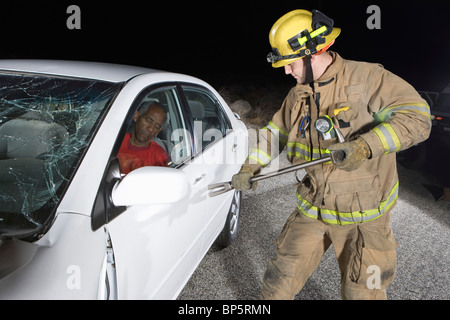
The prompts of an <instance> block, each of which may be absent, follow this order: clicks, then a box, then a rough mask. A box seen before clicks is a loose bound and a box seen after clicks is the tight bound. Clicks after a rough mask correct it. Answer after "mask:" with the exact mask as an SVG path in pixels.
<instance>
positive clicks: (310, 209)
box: [297, 182, 398, 225]
mask: <svg viewBox="0 0 450 320" xmlns="http://www.w3.org/2000/svg"><path fill="white" fill-rule="evenodd" d="M397 197H398V182H397V183H396V184H395V185H394V187H393V188H392V190H391V192H390V193H389V196H388V198H387V199H386V200H385V201H381V203H380V205H379V206H378V208H375V209H371V210H364V211H353V212H339V211H337V210H328V209H320V208H318V207H316V206H313V205H312V204H310V203H309V202H308V201H307V200H306V199H304V198H303V197H302V196H301V195H300V194H298V193H297V208H298V209H299V210H300V212H301V213H303V214H304V215H305V216H307V217H309V218H313V219H318V218H319V212H320V217H321V218H322V220H323V221H324V222H326V223H329V224H339V225H348V224H355V223H361V222H367V221H372V220H376V219H378V218H379V217H381V216H382V215H383V214H384V213H385V212H386V211H387V210H389V209H390V208H391V207H392V206H393V205H394V203H395V202H396V201H397Z"/></svg>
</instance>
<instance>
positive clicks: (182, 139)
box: [118, 86, 193, 173]
mask: <svg viewBox="0 0 450 320" xmlns="http://www.w3.org/2000/svg"><path fill="white" fill-rule="evenodd" d="M154 104H157V105H159V106H160V107H162V108H163V109H164V112H165V113H166V121H165V122H164V123H161V124H158V125H161V128H160V131H159V133H158V134H157V136H156V137H154V138H153V140H152V143H157V144H158V145H159V146H160V147H162V149H163V150H164V151H165V153H166V154H167V155H168V157H169V159H168V160H167V165H168V166H170V167H176V166H178V165H179V164H181V163H183V162H184V161H186V160H187V159H190V158H191V156H192V148H193V146H192V143H191V139H190V134H189V130H188V126H187V123H186V121H185V118H184V117H183V116H182V115H183V112H182V108H181V103H180V100H179V98H178V95H177V90H176V87H175V86H169V87H160V88H156V89H148V90H146V91H144V93H143V94H141V95H140V96H139V97H138V98H137V100H136V101H135V103H134V105H133V108H132V112H133V114H134V112H136V111H138V112H139V113H140V114H143V110H145V109H146V107H148V106H151V105H154ZM151 121H152V120H151ZM137 124H138V122H135V120H134V119H133V121H131V123H130V125H129V126H128V128H127V135H129V136H131V135H133V134H135V133H134V130H135V127H136V126H137ZM124 139H126V138H124ZM124 141H125V140H124ZM152 152H153V151H152ZM158 152H159V151H158ZM135 157H138V158H139V157H140V158H141V159H136V158H134V159H131V158H130V157H128V158H126V156H124V155H123V149H122V148H121V150H120V151H119V153H118V158H119V162H120V163H121V170H122V173H127V172H126V171H124V168H123V167H124V166H125V164H124V163H125V161H128V162H130V161H135V163H136V165H134V166H133V169H137V168H138V167H141V166H147V165H159V166H162V164H161V163H154V162H152V161H149V162H145V161H143V159H142V157H147V155H146V154H139V155H136V156H135ZM148 157H154V155H148ZM125 158H126V159H125ZM127 165H129V164H127Z"/></svg>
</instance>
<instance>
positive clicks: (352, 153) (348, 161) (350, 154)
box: [328, 138, 372, 171]
mask: <svg viewBox="0 0 450 320" xmlns="http://www.w3.org/2000/svg"><path fill="white" fill-rule="evenodd" d="M328 150H330V151H337V150H342V151H343V152H344V153H345V156H344V159H343V160H342V161H334V162H333V163H334V165H335V166H336V167H337V168H339V169H342V170H345V171H352V170H355V169H358V168H359V166H360V165H361V163H363V162H364V161H365V160H366V159H367V158H369V157H370V156H371V154H372V153H371V151H370V147H369V145H368V144H367V142H366V141H365V140H364V139H362V138H358V139H356V140H354V141H350V142H344V143H336V144H333V145H332V146H330V147H329V148H328Z"/></svg>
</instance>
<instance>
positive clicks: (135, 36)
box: [0, 0, 450, 91]
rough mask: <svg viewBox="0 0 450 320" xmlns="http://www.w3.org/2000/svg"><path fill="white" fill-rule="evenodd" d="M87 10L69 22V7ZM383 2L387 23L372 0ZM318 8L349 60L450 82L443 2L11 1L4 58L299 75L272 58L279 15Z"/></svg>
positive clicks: (251, 76) (263, 77)
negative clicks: (377, 21)
mask: <svg viewBox="0 0 450 320" xmlns="http://www.w3.org/2000/svg"><path fill="white" fill-rule="evenodd" d="M71 4H76V5H78V6H79V7H80V9H81V29H80V30H69V29H68V28H67V26H66V21H67V19H68V18H69V16H70V14H68V13H66V10H67V7H68V6H69V5H71ZM372 4H375V5H378V6H379V8H380V10H381V29H379V30H377V29H374V30H370V29H369V28H368V27H367V25H366V21H367V19H368V18H369V17H370V16H371V13H367V8H368V7H369V6H370V5H372ZM299 8H301V9H308V10H311V9H318V10H320V11H322V12H323V13H325V14H326V15H328V16H329V17H331V18H332V19H334V21H335V26H337V27H340V28H341V29H342V33H341V35H340V36H339V37H338V38H337V40H336V43H335V44H334V45H333V46H332V50H335V51H337V52H339V53H340V54H341V56H342V57H344V58H346V59H353V60H362V61H369V62H378V63H381V64H383V65H384V67H385V68H386V69H388V70H391V71H392V72H394V73H396V74H398V75H399V76H401V77H403V78H404V79H405V80H407V81H408V82H410V83H411V84H412V85H414V86H415V88H416V89H417V90H429V91H440V90H441V89H442V88H443V87H444V86H446V85H447V84H448V83H450V77H449V76H450V62H449V59H450V45H449V40H450V39H449V38H450V36H449V35H450V25H449V20H450V19H449V18H450V17H449V14H448V10H447V6H446V5H445V2H444V1H442V0H441V1H433V0H431V1H427V2H422V1H403V0H401V1H397V0H396V1H356V0H353V1H327V0H322V1H320V0H319V1H273V0H272V1H246V2H244V1H240V2H239V1H216V2H210V1H208V2H205V1H199V2H194V1H181V2H180V1H175V2H173V1H164V2H162V3H160V2H158V3H157V2H154V1H113V2H105V1H90V2H88V1H76V0H75V1H25V2H24V1H2V2H1V4H0V15H1V16H0V28H1V30H2V32H1V38H0V39H1V42H0V43H1V45H0V58H1V59H4V58H40V59H70V60H87V61H102V62H113V63H122V64H130V65H140V66H146V67H151V68H155V69H161V70H167V71H173V72H179V73H187V74H190V75H194V76H197V77H200V78H202V79H204V80H206V81H209V82H211V83H212V84H213V85H217V86H218V85H221V84H223V83H225V82H239V81H242V80H243V79H246V80H250V81H255V82H261V81H265V82H269V83H270V82H275V81H291V82H292V81H293V79H292V78H291V77H286V76H285V75H284V72H283V69H273V68H272V67H271V66H270V65H269V64H268V63H267V62H266V55H267V53H268V52H269V51H270V45H269V42H268V33H269V30H270V28H271V26H272V25H273V23H274V22H275V21H276V20H277V19H278V18H280V17H281V16H282V15H283V14H285V13H287V12H289V11H291V10H294V9H299Z"/></svg>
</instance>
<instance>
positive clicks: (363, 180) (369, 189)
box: [325, 174, 381, 212]
mask: <svg viewBox="0 0 450 320" xmlns="http://www.w3.org/2000/svg"><path fill="white" fill-rule="evenodd" d="M380 188H381V183H380V177H379V176H378V174H375V175H370V176H365V177H354V178H350V179H345V180H343V179H339V180H330V181H329V182H328V184H327V185H326V187H325V207H326V208H327V209H332V210H337V211H339V212H355V211H358V212H360V211H365V210H371V209H376V208H378V206H379V205H380V201H381V192H380Z"/></svg>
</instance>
